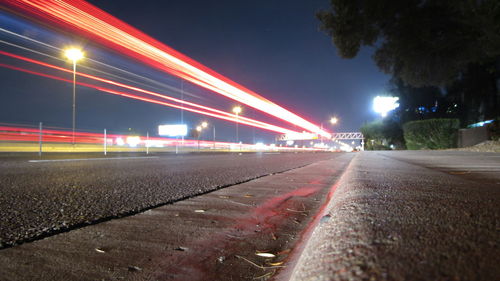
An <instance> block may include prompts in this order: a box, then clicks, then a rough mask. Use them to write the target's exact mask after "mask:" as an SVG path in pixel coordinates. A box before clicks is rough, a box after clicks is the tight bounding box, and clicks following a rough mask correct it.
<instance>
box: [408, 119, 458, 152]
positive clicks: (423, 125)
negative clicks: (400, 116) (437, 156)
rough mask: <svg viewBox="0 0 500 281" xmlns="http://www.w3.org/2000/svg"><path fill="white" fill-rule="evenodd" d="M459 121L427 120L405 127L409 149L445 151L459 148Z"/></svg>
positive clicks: (409, 123) (411, 123) (410, 123)
mask: <svg viewBox="0 0 500 281" xmlns="http://www.w3.org/2000/svg"><path fill="white" fill-rule="evenodd" d="M459 128H460V121H459V120H458V119H427V120H419V121H411V122H408V123H406V124H404V125H403V132H404V138H405V141H406V147H407V148H408V149H445V148H453V147H456V146H457V132H458V129H459Z"/></svg>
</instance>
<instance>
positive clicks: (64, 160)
mask: <svg viewBox="0 0 500 281" xmlns="http://www.w3.org/2000/svg"><path fill="white" fill-rule="evenodd" d="M156 158H160V157H159V156H144V157H110V158H82V159H54V160H29V161H28V162H30V163H43V162H71V161H94V160H126V159H156Z"/></svg>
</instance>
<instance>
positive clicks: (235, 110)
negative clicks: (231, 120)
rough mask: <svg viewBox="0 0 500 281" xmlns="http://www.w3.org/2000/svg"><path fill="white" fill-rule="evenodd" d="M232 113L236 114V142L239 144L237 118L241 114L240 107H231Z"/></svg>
mask: <svg viewBox="0 0 500 281" xmlns="http://www.w3.org/2000/svg"><path fill="white" fill-rule="evenodd" d="M233 113H234V114H236V142H239V141H240V138H239V136H238V124H239V121H238V116H239V114H240V113H241V107H240V106H235V107H233Z"/></svg>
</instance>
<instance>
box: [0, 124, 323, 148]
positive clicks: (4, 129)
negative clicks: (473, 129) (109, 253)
mask: <svg viewBox="0 0 500 281" xmlns="http://www.w3.org/2000/svg"><path fill="white" fill-rule="evenodd" d="M40 133H41V134H42V141H43V142H44V143H68V144H70V143H71V142H72V138H73V137H72V132H71V131H63V130H54V129H43V130H42V132H40V130H39V129H35V128H24V127H12V126H0V141H7V142H31V143H37V142H39V141H40ZM129 137H133V138H138V139H139V143H138V144H139V145H142V146H143V147H145V146H146V145H148V146H149V147H175V146H184V147H197V146H200V147H205V148H214V149H236V150H241V149H245V150H262V149H270V150H277V151H287V150H294V151H296V150H306V151H321V150H323V149H319V148H312V147H301V148H299V147H280V146H264V147H261V146H258V145H252V144H240V143H230V142H219V141H217V142H213V141H205V140H194V139H186V140H178V139H172V138H161V137H144V136H129V135H118V134H107V135H106V143H108V144H109V145H118V146H124V145H126V141H127V138H129ZM119 139H121V141H122V142H124V143H122V144H119V143H118V140H119ZM103 142H104V134H100V133H89V132H75V143H79V144H103Z"/></svg>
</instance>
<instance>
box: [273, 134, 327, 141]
mask: <svg viewBox="0 0 500 281" xmlns="http://www.w3.org/2000/svg"><path fill="white" fill-rule="evenodd" d="M317 138H318V135H316V134H313V133H307V132H303V133H288V134H284V135H280V136H279V137H278V140H280V141H289V140H292V141H296V140H315V139H317Z"/></svg>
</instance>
